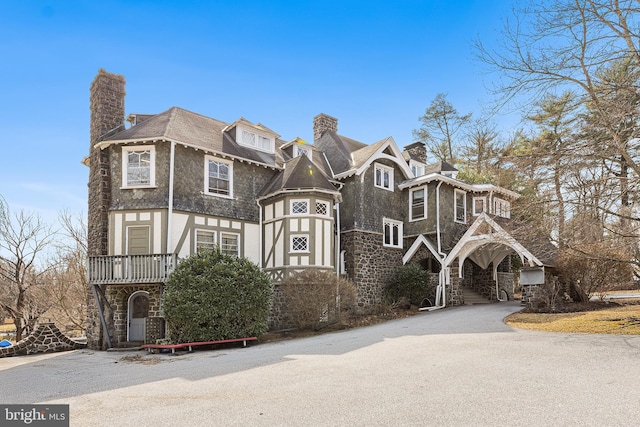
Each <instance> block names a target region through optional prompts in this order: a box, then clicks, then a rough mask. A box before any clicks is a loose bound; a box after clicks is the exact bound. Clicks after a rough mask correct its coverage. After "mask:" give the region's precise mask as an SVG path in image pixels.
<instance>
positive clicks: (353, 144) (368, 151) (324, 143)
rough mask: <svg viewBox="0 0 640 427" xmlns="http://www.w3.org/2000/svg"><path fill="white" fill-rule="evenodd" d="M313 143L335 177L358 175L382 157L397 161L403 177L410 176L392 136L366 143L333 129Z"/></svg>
mask: <svg viewBox="0 0 640 427" xmlns="http://www.w3.org/2000/svg"><path fill="white" fill-rule="evenodd" d="M314 145H315V146H316V147H317V148H318V150H320V151H322V152H324V153H325V156H326V158H327V162H328V163H329V167H330V168H331V171H332V172H333V176H334V177H335V178H344V177H347V176H351V175H360V174H361V173H362V172H364V171H365V170H366V169H367V168H368V167H369V166H370V165H371V163H372V162H373V161H374V160H376V159H382V158H384V159H388V160H391V161H393V162H395V163H397V164H398V166H400V169H401V170H402V172H403V173H404V175H405V177H410V176H412V174H411V169H409V166H408V165H407V162H406V161H405V160H404V157H403V156H402V152H401V151H400V149H399V148H398V146H397V145H396V142H395V141H394V140H393V138H392V137H388V138H385V139H382V140H380V141H378V142H376V143H374V144H371V145H367V144H364V143H362V142H359V141H356V140H354V139H351V138H347V137H344V136H341V135H338V134H337V133H336V132H334V131H325V132H323V134H322V136H321V137H320V139H318V141H316V143H315V144H314Z"/></svg>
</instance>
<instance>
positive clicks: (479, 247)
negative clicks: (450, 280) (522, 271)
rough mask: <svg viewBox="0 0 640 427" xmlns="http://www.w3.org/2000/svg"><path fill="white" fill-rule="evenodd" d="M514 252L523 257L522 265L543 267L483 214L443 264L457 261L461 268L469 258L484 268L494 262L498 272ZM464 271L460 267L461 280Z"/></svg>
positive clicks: (525, 249) (540, 262)
mask: <svg viewBox="0 0 640 427" xmlns="http://www.w3.org/2000/svg"><path fill="white" fill-rule="evenodd" d="M512 250H515V251H516V252H517V253H518V255H520V258H521V259H522V263H523V264H525V262H526V264H528V265H529V266H542V265H544V264H543V262H542V261H540V260H539V259H538V258H537V257H536V256H535V255H534V254H533V253H531V252H530V251H529V250H528V249H527V248H525V247H524V246H523V245H522V244H521V243H520V242H518V241H517V240H516V239H515V238H514V237H513V236H512V235H511V234H509V233H508V232H507V231H506V230H505V229H503V228H502V227H500V225H499V224H498V223H497V222H495V221H494V220H492V219H491V218H490V217H489V215H487V214H486V213H485V212H483V213H481V214H480V216H479V217H478V218H477V219H476V220H475V221H474V223H473V224H472V225H471V227H469V228H468V229H467V231H466V232H465V233H464V235H463V236H462V238H461V239H460V240H458V243H456V245H455V246H454V247H453V249H451V252H449V254H448V255H447V256H446V258H445V260H444V265H445V266H450V265H451V264H452V263H453V261H454V260H455V259H456V258H458V259H459V264H460V265H462V264H463V263H464V260H465V259H466V258H470V259H471V260H473V262H475V263H476V264H478V265H479V266H480V267H481V268H483V269H484V268H487V267H488V266H489V264H491V263H493V266H494V272H495V268H496V267H497V265H498V264H499V263H500V262H501V261H502V260H503V259H504V257H505V256H507V255H508V254H509V253H511V251H512ZM462 272H463V269H462V268H460V269H459V274H460V277H462Z"/></svg>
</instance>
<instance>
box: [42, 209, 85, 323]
mask: <svg viewBox="0 0 640 427" xmlns="http://www.w3.org/2000/svg"><path fill="white" fill-rule="evenodd" d="M58 218H59V222H60V224H61V226H62V230H61V235H62V236H61V238H59V239H58V240H57V242H56V243H55V245H54V246H55V248H56V251H55V254H54V255H53V257H54V262H53V263H52V264H53V265H54V266H55V267H53V268H51V269H50V270H49V272H48V274H47V276H48V278H49V280H48V281H49V286H48V287H47V295H46V300H47V301H48V303H49V307H50V308H49V310H48V311H47V312H46V316H47V317H48V318H50V319H51V320H53V321H55V322H56V324H58V326H59V327H61V328H62V327H66V328H67V329H69V330H72V331H68V332H70V333H72V332H73V333H77V332H78V331H83V330H84V328H85V321H86V315H87V312H86V311H87V301H86V295H87V294H86V292H87V286H88V285H87V268H86V260H87V226H86V224H85V222H84V221H83V219H82V216H80V215H73V214H71V213H69V212H67V211H65V212H61V213H60V214H59V216H58Z"/></svg>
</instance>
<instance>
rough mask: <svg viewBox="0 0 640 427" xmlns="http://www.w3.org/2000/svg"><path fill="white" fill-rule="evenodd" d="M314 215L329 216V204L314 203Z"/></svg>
mask: <svg viewBox="0 0 640 427" xmlns="http://www.w3.org/2000/svg"><path fill="white" fill-rule="evenodd" d="M316 214H317V215H325V216H326V215H329V203H327V202H316Z"/></svg>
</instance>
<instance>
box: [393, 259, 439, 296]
mask: <svg viewBox="0 0 640 427" xmlns="http://www.w3.org/2000/svg"><path fill="white" fill-rule="evenodd" d="M385 291H386V292H385V297H386V300H387V302H389V303H392V304H393V303H397V302H399V301H401V300H403V299H405V300H408V301H409V303H410V304H413V305H417V306H419V305H421V303H422V300H423V299H424V298H431V300H432V301H433V297H434V293H435V286H434V285H433V283H432V282H431V280H430V274H429V272H428V271H426V270H423V269H422V268H420V266H418V265H415V264H405V265H403V266H400V267H398V268H396V269H395V270H394V271H393V274H392V275H391V277H390V278H389V281H388V282H387V288H386V290H385Z"/></svg>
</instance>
